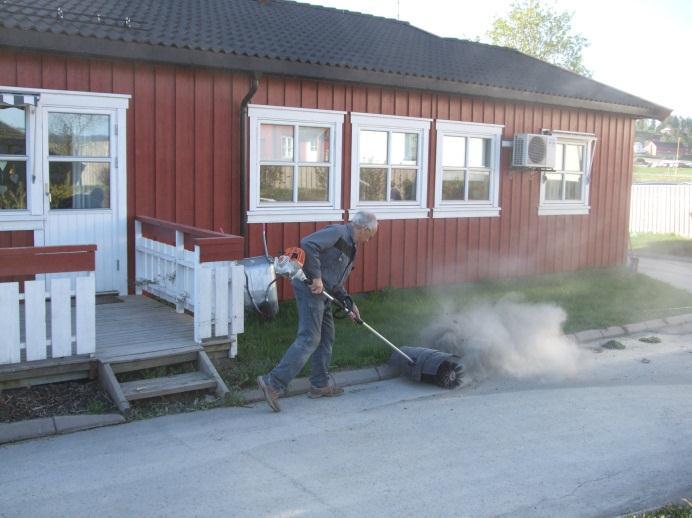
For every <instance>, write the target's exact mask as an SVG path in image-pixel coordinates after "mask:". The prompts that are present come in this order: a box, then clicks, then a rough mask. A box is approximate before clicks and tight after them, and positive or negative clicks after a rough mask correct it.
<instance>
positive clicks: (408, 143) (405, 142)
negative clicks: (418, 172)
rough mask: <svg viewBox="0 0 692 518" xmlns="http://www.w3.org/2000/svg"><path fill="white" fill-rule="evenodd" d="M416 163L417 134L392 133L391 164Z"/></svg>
mask: <svg viewBox="0 0 692 518" xmlns="http://www.w3.org/2000/svg"><path fill="white" fill-rule="evenodd" d="M417 163H418V134H417V133H392V164H393V165H416V164H417Z"/></svg>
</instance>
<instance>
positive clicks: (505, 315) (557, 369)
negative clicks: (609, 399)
mask: <svg viewBox="0 0 692 518" xmlns="http://www.w3.org/2000/svg"><path fill="white" fill-rule="evenodd" d="M566 318H567V315H566V314H565V312H564V310H563V309H562V308H560V307H558V306H555V305H551V304H545V303H540V304H531V303H527V302H524V301H523V300H522V299H521V298H520V297H519V296H517V295H508V296H505V297H503V298H502V299H501V300H499V301H498V302H495V303H489V302H486V303H481V304H476V305H475V306H474V307H472V308H469V309H468V310H465V311H463V312H461V313H459V314H457V315H451V316H446V317H444V318H442V319H441V320H440V321H438V322H435V323H433V324H431V325H430V326H428V327H427V328H425V329H424V330H423V331H422V333H421V335H422V339H423V343H425V344H426V347H432V348H434V349H438V350H441V351H445V352H448V353H453V354H457V355H459V356H461V357H462V363H463V365H464V371H465V373H466V375H467V376H469V377H470V378H472V379H474V380H476V381H480V380H482V379H485V378H488V377H491V376H494V375H499V376H508V377H513V378H517V379H525V378H537V379H540V380H545V381H549V380H558V379H563V378H571V377H575V376H576V375H577V374H578V373H579V370H580V365H581V364H582V361H581V360H582V351H581V350H580V349H579V348H578V346H577V345H576V344H575V343H573V342H572V341H571V340H570V339H568V338H567V337H566V336H565V335H564V333H563V332H562V324H563V323H564V322H565V319H566Z"/></svg>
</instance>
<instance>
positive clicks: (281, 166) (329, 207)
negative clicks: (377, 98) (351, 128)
mask: <svg viewBox="0 0 692 518" xmlns="http://www.w3.org/2000/svg"><path fill="white" fill-rule="evenodd" d="M249 114H250V210H249V211H248V222H249V223H262V222H274V221H334V220H339V219H341V218H342V215H343V211H342V210H341V147H342V125H343V118H344V112H335V111H326V110H303V109H297V108H279V107H270V106H250V109H249Z"/></svg>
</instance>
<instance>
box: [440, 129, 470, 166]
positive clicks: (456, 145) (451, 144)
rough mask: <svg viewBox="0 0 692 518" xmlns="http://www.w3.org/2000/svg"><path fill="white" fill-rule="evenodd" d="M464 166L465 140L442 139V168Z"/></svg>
mask: <svg viewBox="0 0 692 518" xmlns="http://www.w3.org/2000/svg"><path fill="white" fill-rule="evenodd" d="M465 165H466V138H465V137H449V136H447V135H445V136H443V137H442V167H464V166H465Z"/></svg>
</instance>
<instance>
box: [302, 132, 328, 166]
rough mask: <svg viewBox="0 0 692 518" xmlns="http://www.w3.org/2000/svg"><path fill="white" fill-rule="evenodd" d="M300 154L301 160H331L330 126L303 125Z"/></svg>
mask: <svg viewBox="0 0 692 518" xmlns="http://www.w3.org/2000/svg"><path fill="white" fill-rule="evenodd" d="M298 131H299V139H298V143H299V153H298V154H299V156H300V161H301V162H329V128H310V127H305V126H301V127H300V129H299V130H298Z"/></svg>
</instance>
